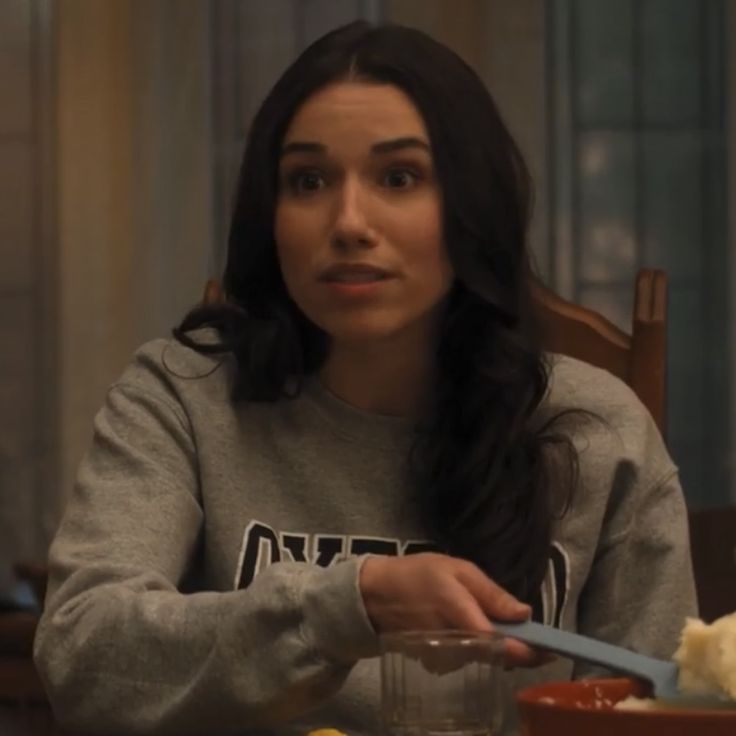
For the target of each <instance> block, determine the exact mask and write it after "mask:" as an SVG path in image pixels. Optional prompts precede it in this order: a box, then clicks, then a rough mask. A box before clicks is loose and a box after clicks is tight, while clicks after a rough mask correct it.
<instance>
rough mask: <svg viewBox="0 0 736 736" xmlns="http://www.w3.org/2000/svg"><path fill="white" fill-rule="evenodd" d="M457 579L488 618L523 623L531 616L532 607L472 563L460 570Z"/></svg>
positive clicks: (466, 564)
mask: <svg viewBox="0 0 736 736" xmlns="http://www.w3.org/2000/svg"><path fill="white" fill-rule="evenodd" d="M457 577H458V580H459V581H460V582H461V583H463V585H465V587H466V588H467V589H468V590H469V591H470V593H471V594H472V595H473V596H474V598H475V599H476V600H477V601H478V604H479V606H480V608H481V609H482V611H483V612H484V615H485V616H486V617H487V618H489V619H498V620H499V621H523V620H524V619H527V618H529V616H531V613H532V609H531V606H528V605H527V604H526V603H522V602H521V601H519V600H518V599H517V598H514V596H513V595H511V593H509V592H507V591H506V590H504V589H503V588H502V587H501V586H500V585H498V584H497V583H495V582H494V581H493V580H491V579H490V578H489V577H488V576H487V575H486V574H485V573H484V572H483V571H482V570H480V568H478V567H476V566H475V565H473V564H472V563H470V562H468V563H465V564H464V565H463V566H462V568H461V569H459V570H458V573H457Z"/></svg>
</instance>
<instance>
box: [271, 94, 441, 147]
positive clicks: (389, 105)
mask: <svg viewBox="0 0 736 736" xmlns="http://www.w3.org/2000/svg"><path fill="white" fill-rule="evenodd" d="M403 136H415V137H418V138H422V139H425V140H427V142H429V136H428V134H427V130H426V126H425V124H424V120H423V118H422V116H421V114H420V112H419V110H418V109H417V108H416V106H415V105H414V103H413V102H412V101H411V99H410V98H409V97H408V95H406V94H405V93H404V92H403V91H402V90H401V89H399V88H398V87H395V86H393V85H391V84H377V83H371V82H336V83H334V84H330V85H328V86H327V87H324V88H322V89H321V90H318V91H317V92H315V93H314V94H313V95H311V96H310V97H308V98H307V99H306V100H305V102H304V103H303V104H302V106H301V107H300V108H299V109H298V110H297V112H296V114H295V115H294V118H293V119H292V121H291V124H290V125H289V128H288V130H287V131H286V135H285V136H284V143H289V142H291V141H295V140H310V141H323V142H329V139H330V138H335V139H346V138H347V139H351V138H355V139H356V140H362V139H370V140H371V141H374V140H378V139H390V138H398V137H403Z"/></svg>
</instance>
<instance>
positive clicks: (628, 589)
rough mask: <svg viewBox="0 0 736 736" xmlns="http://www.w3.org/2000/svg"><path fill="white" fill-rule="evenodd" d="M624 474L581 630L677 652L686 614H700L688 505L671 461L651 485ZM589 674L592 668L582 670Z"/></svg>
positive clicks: (657, 651)
mask: <svg viewBox="0 0 736 736" xmlns="http://www.w3.org/2000/svg"><path fill="white" fill-rule="evenodd" d="M631 481H632V476H631V474H630V473H629V472H627V471H626V469H622V470H621V472H620V473H619V474H618V477H617V479H616V481H615V485H618V488H615V489H614V494H613V496H614V498H615V499H616V500H615V501H614V507H613V508H612V509H611V510H610V515H609V518H608V520H607V521H606V523H605V524H604V528H603V530H602V536H601V539H600V542H599V546H598V549H597V553H596V557H595V560H594V563H593V567H592V569H591V572H590V576H589V578H588V581H587V583H586V585H585V587H584V589H583V591H582V595H581V599H580V603H579V610H578V628H579V631H580V633H582V634H586V635H588V636H592V637H594V638H596V639H601V640H603V641H607V642H610V643H613V644H617V645H620V646H623V647H626V648H628V649H632V650H634V651H637V652H640V653H642V654H648V655H651V656H654V657H659V658H662V659H671V657H672V655H673V654H674V651H675V649H676V648H677V644H678V641H679V637H680V632H681V631H682V628H683V626H684V624H685V618H686V617H687V616H694V615H696V609H697V605H696V595H695V585H694V581H693V571H692V562H691V558H690V546H689V535H688V525H687V509H686V507H685V501H684V497H683V493H682V490H681V488H680V483H679V480H678V476H677V472H676V470H675V469H674V468H671V469H669V470H667V471H666V472H665V474H664V475H663V476H662V477H661V478H659V479H658V480H657V481H655V482H653V483H651V484H650V486H649V487H647V488H644V489H643V490H639V489H636V488H635V484H634V483H633V482H631ZM584 674H589V672H588V671H587V669H586V668H583V667H580V668H578V669H576V675H577V676H580V675H584Z"/></svg>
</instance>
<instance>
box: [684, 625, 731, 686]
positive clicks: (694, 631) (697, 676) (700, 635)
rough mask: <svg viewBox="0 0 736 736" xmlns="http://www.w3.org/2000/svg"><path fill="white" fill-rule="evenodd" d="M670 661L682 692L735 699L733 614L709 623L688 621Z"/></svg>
mask: <svg viewBox="0 0 736 736" xmlns="http://www.w3.org/2000/svg"><path fill="white" fill-rule="evenodd" d="M674 660H675V662H677V664H678V665H680V679H679V686H680V689H681V690H682V691H683V692H687V693H694V694H708V695H711V694H712V695H721V696H723V697H727V698H732V699H736V613H730V614H728V615H727V616H722V617H721V618H719V619H716V620H715V621H714V622H713V623H712V624H706V623H704V622H703V621H701V620H700V619H697V618H688V619H687V621H686V623H685V628H684V629H683V631H682V636H681V640H680V647H679V648H678V650H677V651H676V652H675V656H674Z"/></svg>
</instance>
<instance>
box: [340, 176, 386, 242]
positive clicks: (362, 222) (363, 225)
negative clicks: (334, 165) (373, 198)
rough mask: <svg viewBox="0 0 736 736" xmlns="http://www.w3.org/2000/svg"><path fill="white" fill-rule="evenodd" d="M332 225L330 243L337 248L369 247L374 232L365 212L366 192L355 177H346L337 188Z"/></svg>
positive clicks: (373, 237)
mask: <svg viewBox="0 0 736 736" xmlns="http://www.w3.org/2000/svg"><path fill="white" fill-rule="evenodd" d="M338 191H339V194H338V196H337V198H336V202H335V213H334V221H333V226H332V243H333V245H335V246H336V247H339V248H355V247H359V248H370V247H372V246H373V245H375V244H376V234H375V232H374V230H373V228H372V227H371V225H370V223H369V218H368V213H367V207H366V205H367V198H368V196H369V195H368V193H367V192H366V191H365V190H364V187H363V185H362V184H361V182H360V181H359V180H358V179H357V178H356V177H350V176H349V177H346V178H345V180H344V182H343V184H342V186H341V187H340V189H339V190H338Z"/></svg>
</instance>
